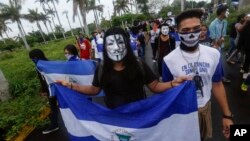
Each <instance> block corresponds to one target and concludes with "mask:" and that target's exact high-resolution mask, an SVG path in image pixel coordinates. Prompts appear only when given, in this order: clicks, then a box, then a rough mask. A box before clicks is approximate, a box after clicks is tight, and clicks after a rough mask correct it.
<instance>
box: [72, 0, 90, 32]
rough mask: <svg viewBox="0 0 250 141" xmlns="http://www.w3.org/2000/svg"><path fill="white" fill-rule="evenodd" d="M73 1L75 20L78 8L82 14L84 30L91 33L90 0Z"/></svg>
mask: <svg viewBox="0 0 250 141" xmlns="http://www.w3.org/2000/svg"><path fill="white" fill-rule="evenodd" d="M69 1H70V0H68V2H69ZM72 1H73V21H75V16H76V15H77V13H78V12H77V10H78V9H79V11H80V14H81V16H82V20H83V24H84V30H85V33H86V34H87V35H89V28H88V24H87V19H86V17H87V12H88V9H89V0H72Z"/></svg>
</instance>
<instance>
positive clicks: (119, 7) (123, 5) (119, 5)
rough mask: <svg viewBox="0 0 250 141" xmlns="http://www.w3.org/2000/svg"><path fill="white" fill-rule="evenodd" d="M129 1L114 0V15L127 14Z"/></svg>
mask: <svg viewBox="0 0 250 141" xmlns="http://www.w3.org/2000/svg"><path fill="white" fill-rule="evenodd" d="M129 4H130V3H129V0H116V1H115V4H114V9H115V11H116V12H115V13H119V15H121V14H122V12H123V13H127V12H128V11H129Z"/></svg>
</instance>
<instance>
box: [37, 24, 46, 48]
mask: <svg viewBox="0 0 250 141" xmlns="http://www.w3.org/2000/svg"><path fill="white" fill-rule="evenodd" d="M36 25H37V27H38V29H39V32H40V34H41V36H42V38H43V41H44V43H46V39H45V37H44V35H43V30H42V28H41V26H40V24H39V22H38V21H37V22H36Z"/></svg>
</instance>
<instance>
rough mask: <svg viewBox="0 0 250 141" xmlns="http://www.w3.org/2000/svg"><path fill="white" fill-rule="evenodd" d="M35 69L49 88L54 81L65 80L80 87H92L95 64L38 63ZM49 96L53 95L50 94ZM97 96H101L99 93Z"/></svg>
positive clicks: (83, 61) (88, 61) (84, 61)
mask: <svg viewBox="0 0 250 141" xmlns="http://www.w3.org/2000/svg"><path fill="white" fill-rule="evenodd" d="M37 69H38V71H39V72H41V74H42V75H43V76H44V77H45V79H46V82H47V83H48V85H49V86H50V85H51V84H52V83H54V82H55V81H56V80H67V81H69V82H73V83H77V84H80V85H92V81H93V78H94V73H95V69H96V63H95V62H94V61H93V60H81V61H42V60H40V61H38V63H37ZM49 90H50V94H51V95H54V93H52V92H51V89H49ZM99 95H103V92H101V93H100V94H99Z"/></svg>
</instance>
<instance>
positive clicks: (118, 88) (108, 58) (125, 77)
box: [57, 27, 188, 109]
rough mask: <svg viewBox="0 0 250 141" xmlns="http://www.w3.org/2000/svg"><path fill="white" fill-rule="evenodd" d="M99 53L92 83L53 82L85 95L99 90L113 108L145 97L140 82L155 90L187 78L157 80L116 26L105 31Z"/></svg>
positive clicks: (121, 30) (127, 38)
mask: <svg viewBox="0 0 250 141" xmlns="http://www.w3.org/2000/svg"><path fill="white" fill-rule="evenodd" d="M103 56H104V60H103V62H102V63H100V65H99V66H98V68H97V69H96V71H95V75H94V80H93V83H92V86H83V85H78V84H75V83H69V82H67V81H64V80H58V81H57V82H59V83H61V84H62V85H64V86H67V87H69V88H71V89H73V90H76V91H78V92H82V93H85V94H87V95H96V94H98V92H99V91H100V90H101V89H103V91H104V93H105V103H106V105H107V107H108V108H111V109H113V108H116V107H119V106H121V105H124V104H128V103H130V102H134V101H138V100H141V99H144V98H146V94H145V91H144V85H147V86H148V87H149V89H150V90H151V91H153V92H157V93H158V92H163V91H165V90H167V89H170V88H172V87H174V86H177V85H179V84H181V83H182V82H184V81H185V80H188V77H178V78H177V79H174V80H172V81H169V82H165V83H162V82H159V81H158V80H157V78H156V76H155V75H154V73H153V72H152V71H151V69H150V68H149V66H148V65H146V63H144V62H142V61H141V60H139V59H137V58H136V56H135V55H134V54H133V51H132V49H131V47H130V39H129V37H128V35H127V33H126V32H125V31H124V30H123V29H122V28H119V27H113V28H110V29H108V30H107V32H106V33H105V37H104V52H103Z"/></svg>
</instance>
